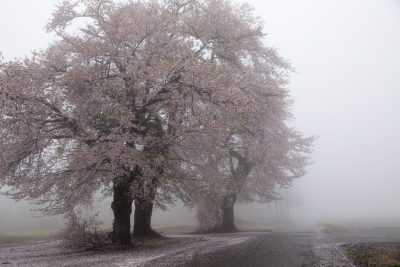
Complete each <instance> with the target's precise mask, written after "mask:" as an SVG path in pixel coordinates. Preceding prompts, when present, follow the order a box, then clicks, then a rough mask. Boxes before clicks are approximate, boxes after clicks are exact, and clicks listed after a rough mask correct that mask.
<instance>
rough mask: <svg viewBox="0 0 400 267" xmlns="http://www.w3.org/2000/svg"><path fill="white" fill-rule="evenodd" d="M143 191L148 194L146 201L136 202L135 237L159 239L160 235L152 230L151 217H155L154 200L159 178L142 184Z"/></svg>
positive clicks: (137, 200) (139, 200) (138, 200)
mask: <svg viewBox="0 0 400 267" xmlns="http://www.w3.org/2000/svg"><path fill="white" fill-rule="evenodd" d="M142 189H143V191H145V192H147V194H144V195H145V199H138V198H137V199H136V200H135V217H134V220H135V222H134V225H133V236H136V237H157V236H160V234H159V233H157V232H156V231H154V230H153V229H152V228H151V217H152V215H153V207H154V200H155V197H156V192H157V178H154V179H153V180H152V181H151V182H148V181H144V182H143V183H142Z"/></svg>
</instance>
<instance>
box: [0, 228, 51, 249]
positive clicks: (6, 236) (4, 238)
mask: <svg viewBox="0 0 400 267" xmlns="http://www.w3.org/2000/svg"><path fill="white" fill-rule="evenodd" d="M58 234H59V233H58V231H56V230H40V231H15V232H1V233H0V245H2V246H3V245H13V244H22V243H28V242H35V241H47V240H52V239H55V238H56V237H57V236H58Z"/></svg>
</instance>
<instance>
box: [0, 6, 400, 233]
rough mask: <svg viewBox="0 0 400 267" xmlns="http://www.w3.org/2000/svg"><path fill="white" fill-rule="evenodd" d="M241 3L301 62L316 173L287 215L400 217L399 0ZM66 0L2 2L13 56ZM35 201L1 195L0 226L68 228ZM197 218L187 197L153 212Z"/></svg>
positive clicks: (271, 210) (28, 47)
mask: <svg viewBox="0 0 400 267" xmlns="http://www.w3.org/2000/svg"><path fill="white" fill-rule="evenodd" d="M234 2H237V3H242V2H247V3H249V4H250V5H251V6H253V7H254V8H255V13H256V14H257V15H259V16H260V17H261V18H262V20H263V21H264V22H265V31H266V32H267V36H266V38H265V42H266V44H267V45H268V46H272V47H275V48H277V49H278V51H279V53H280V55H281V56H283V57H284V58H286V59H288V60H289V61H290V62H291V63H292V65H293V66H294V68H295V70H296V71H295V72H294V73H292V75H291V78H290V81H291V82H290V84H289V85H288V88H289V90H290V92H291V95H292V98H293V100H294V104H293V106H292V112H293V114H294V117H295V119H294V120H293V121H291V122H290V123H291V124H292V125H293V126H295V127H296V128H297V129H298V130H299V131H301V132H303V133H304V134H305V135H308V136H310V135H314V136H317V140H316V141H315V143H314V152H313V155H312V159H313V164H312V165H311V166H309V167H308V173H307V174H306V175H305V176H304V177H302V178H300V179H299V180H297V181H296V182H295V183H294V184H293V187H292V188H291V189H290V190H284V191H283V193H282V198H283V199H284V200H282V201H281V203H280V204H278V205H285V207H290V209H289V211H288V212H287V214H285V216H286V217H290V219H291V220H293V221H296V222H333V221H335V222H336V221H339V222H372V223H396V222H397V223H398V222H400V193H399V190H400V105H399V103H400V1H397V0H351V1H350V0H329V1H317V0H313V1H312V0H302V1H299V0H280V1H276V0H248V1H242V0H234ZM57 3H58V0H47V1H25V0H0V36H1V38H0V52H1V53H2V55H3V57H4V59H5V60H10V59H13V58H15V57H24V56H25V55H27V54H29V53H30V52H31V51H32V50H40V49H44V48H46V47H47V44H48V43H49V42H50V41H51V40H52V39H53V38H54V36H53V35H51V34H47V33H46V32H45V31H44V29H43V28H44V26H45V24H46V23H47V21H48V19H49V18H50V16H51V13H52V11H53V10H54V6H55V5H56V4H57ZM275 204H276V203H272V204H269V205H259V204H251V205H249V204H245V205H240V206H238V207H237V209H236V213H237V215H238V217H241V216H243V217H248V218H250V220H252V221H255V222H266V221H271V217H273V216H275V215H279V214H277V213H279V211H277V208H276V206H274V205H275ZM99 205H100V204H99ZM101 205H103V208H104V209H105V210H107V211H106V212H105V214H103V216H108V215H111V210H110V208H109V207H110V201H105V203H104V202H103V203H101ZM34 208H35V206H31V205H29V204H27V203H26V202H18V203H16V202H15V201H13V200H11V199H8V198H7V197H4V196H0V231H5V230H20V229H22V228H24V229H28V230H32V229H40V228H42V229H46V228H54V227H57V228H58V227H62V223H61V222H59V220H55V219H54V218H37V216H39V215H40V214H39V213H37V212H33V211H31V209H34ZM100 208H101V207H100ZM107 212H108V213H107ZM27 215H28V217H29V219H26V216H27ZM21 218H24V220H22V221H21V220H20V219H21ZM194 222H195V219H194V214H193V213H192V212H191V211H190V209H188V208H185V207H183V205H182V204H179V203H178V204H177V206H176V207H175V208H171V209H170V210H169V211H168V212H162V211H157V212H156V213H155V215H154V223H155V224H192V223H193V224H194Z"/></svg>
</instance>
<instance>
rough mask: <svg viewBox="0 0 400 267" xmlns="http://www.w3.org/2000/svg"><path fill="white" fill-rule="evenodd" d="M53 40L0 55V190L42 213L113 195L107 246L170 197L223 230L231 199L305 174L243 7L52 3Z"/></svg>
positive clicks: (255, 196) (285, 101)
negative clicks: (16, 54) (20, 55)
mask: <svg viewBox="0 0 400 267" xmlns="http://www.w3.org/2000/svg"><path fill="white" fill-rule="evenodd" d="M47 29H48V31H50V32H54V33H56V35H57V36H58V38H57V40H56V41H55V42H53V43H52V44H51V45H49V47H48V48H47V49H46V50H45V51H41V52H38V53H35V54H34V55H33V56H32V57H30V58H26V59H24V60H14V61H9V62H0V186H6V188H7V192H6V193H7V194H8V195H9V196H11V197H13V198H15V199H30V200H33V201H35V202H36V203H38V204H40V205H42V207H43V208H42V211H43V212H44V213H45V214H66V215H70V216H72V217H73V216H76V214H75V210H76V208H77V207H80V206H82V205H89V204H90V203H91V202H92V201H93V196H94V194H95V193H97V194H98V193H99V192H100V193H101V194H102V195H103V196H105V197H108V196H110V197H112V198H113V202H112V205H111V208H112V210H113V214H114V223H113V235H112V236H113V242H114V243H118V244H130V243H131V234H130V228H131V224H130V217H131V213H132V206H133V205H134V207H135V213H134V230H133V232H134V234H135V235H153V234H155V232H153V230H152V229H151V215H152V211H153V207H154V205H156V206H158V207H161V208H165V207H167V206H168V205H170V204H173V203H174V201H175V200H176V199H177V198H179V199H181V200H183V201H184V202H185V203H186V204H188V205H190V206H193V207H195V208H196V210H197V214H198V219H199V225H200V228H201V229H203V230H210V229H214V230H219V231H234V230H235V229H236V228H235V225H234V213H233V207H234V204H235V203H236V201H237V200H241V201H254V200H257V201H269V200H271V199H273V198H275V197H276V195H275V193H276V189H277V188H279V187H285V186H289V185H290V183H291V181H292V180H293V179H294V178H297V177H300V176H302V175H303V174H304V167H305V166H306V165H307V163H308V155H309V149H310V145H311V141H312V140H311V139H310V138H303V137H302V136H301V135H300V134H299V133H298V132H297V131H295V130H294V129H292V128H290V127H288V125H287V122H288V119H290V117H291V114H290V112H289V110H288V108H289V105H290V101H289V97H288V92H287V90H286V89H285V84H286V83H287V72H288V71H289V70H290V66H289V65H288V64H287V62H285V61H284V60H283V59H282V58H280V57H279V56H278V55H277V53H276V51H275V50H274V49H271V48H268V47H266V46H264V44H263V43H262V39H263V37H264V33H263V27H262V24H261V22H260V21H259V19H257V18H255V17H254V16H253V14H252V11H251V8H249V7H248V6H247V5H242V6H236V5H235V4H232V3H231V2H229V1H226V0H164V1H161V0H160V1H158V0H149V1H129V2H127V3H116V2H113V1H112V0H84V1H64V2H63V3H62V4H61V5H60V6H58V8H57V9H56V11H55V13H54V15H53V18H52V19H51V20H50V22H49V24H48V25H47Z"/></svg>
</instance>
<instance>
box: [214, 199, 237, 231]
mask: <svg viewBox="0 0 400 267" xmlns="http://www.w3.org/2000/svg"><path fill="white" fill-rule="evenodd" d="M235 203H236V194H235V193H229V194H227V195H225V197H224V200H223V202H222V206H221V211H222V224H221V226H220V227H219V229H218V230H219V232H226V233H229V232H236V231H237V228H236V226H235V212H234V207H235Z"/></svg>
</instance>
